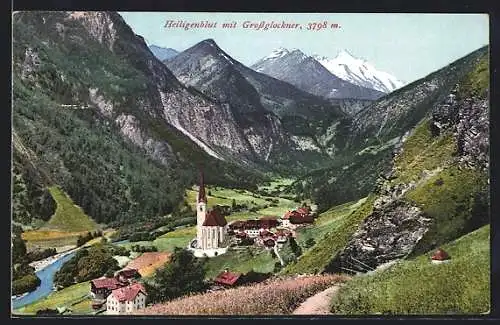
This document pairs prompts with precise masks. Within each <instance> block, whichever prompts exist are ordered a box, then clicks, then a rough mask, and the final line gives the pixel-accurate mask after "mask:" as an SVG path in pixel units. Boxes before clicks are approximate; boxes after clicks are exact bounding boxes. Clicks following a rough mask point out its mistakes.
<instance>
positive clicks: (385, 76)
mask: <svg viewBox="0 0 500 325" xmlns="http://www.w3.org/2000/svg"><path fill="white" fill-rule="evenodd" d="M313 57H314V58H315V59H316V60H317V61H318V62H319V63H321V64H322V65H323V66H324V67H325V68H326V69H328V71H330V72H331V73H333V74H334V75H336V76H337V77H339V78H341V79H343V80H346V81H349V82H351V83H353V84H355V85H358V86H362V87H367V88H371V89H376V90H379V91H382V92H384V93H390V92H391V91H394V90H396V89H398V88H401V87H403V86H404V85H405V83H404V82H403V81H401V80H399V79H397V78H396V77H394V76H393V75H391V74H389V73H387V72H383V71H379V70H377V69H376V68H375V67H374V66H373V65H371V64H370V63H369V62H367V61H366V60H363V59H359V58H356V57H354V56H353V55H352V54H351V53H349V51H347V50H342V51H340V52H339V53H338V54H337V56H336V57H335V58H333V59H330V58H328V57H325V56H319V55H313Z"/></svg>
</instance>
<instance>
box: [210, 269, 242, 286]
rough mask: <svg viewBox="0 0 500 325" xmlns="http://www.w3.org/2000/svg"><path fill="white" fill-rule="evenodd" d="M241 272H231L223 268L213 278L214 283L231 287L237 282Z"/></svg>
mask: <svg viewBox="0 0 500 325" xmlns="http://www.w3.org/2000/svg"><path fill="white" fill-rule="evenodd" d="M241 276H242V274H241V273H233V272H229V271H228V270H224V271H223V272H221V273H220V274H219V275H217V277H215V279H214V283H215V284H217V285H220V286H222V287H233V286H236V285H238V284H239V281H240V280H241Z"/></svg>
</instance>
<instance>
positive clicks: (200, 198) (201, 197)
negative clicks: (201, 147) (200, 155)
mask: <svg viewBox="0 0 500 325" xmlns="http://www.w3.org/2000/svg"><path fill="white" fill-rule="evenodd" d="M198 202H204V203H207V195H206V194H205V180H204V179H203V169H201V168H200V189H199V191H198Z"/></svg>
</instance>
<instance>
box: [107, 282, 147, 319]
mask: <svg viewBox="0 0 500 325" xmlns="http://www.w3.org/2000/svg"><path fill="white" fill-rule="evenodd" d="M146 296H147V293H146V290H145V289H144V286H143V285H142V284H140V283H134V284H131V285H129V286H126V287H123V288H119V289H115V290H113V291H112V292H111V294H110V295H109V296H108V298H107V299H106V314H108V315H119V314H127V313H133V312H135V311H137V310H138V309H142V308H144V307H146Z"/></svg>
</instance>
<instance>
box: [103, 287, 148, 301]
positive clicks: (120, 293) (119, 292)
mask: <svg viewBox="0 0 500 325" xmlns="http://www.w3.org/2000/svg"><path fill="white" fill-rule="evenodd" d="M139 292H142V293H143V294H145V295H147V293H146V289H144V286H143V285H142V284H140V283H134V284H131V285H129V286H126V287H123V288H119V289H115V290H113V291H112V292H111V295H112V296H113V297H114V298H115V299H116V300H118V301H120V302H124V301H132V300H134V299H135V297H137V295H138V294H139Z"/></svg>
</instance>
